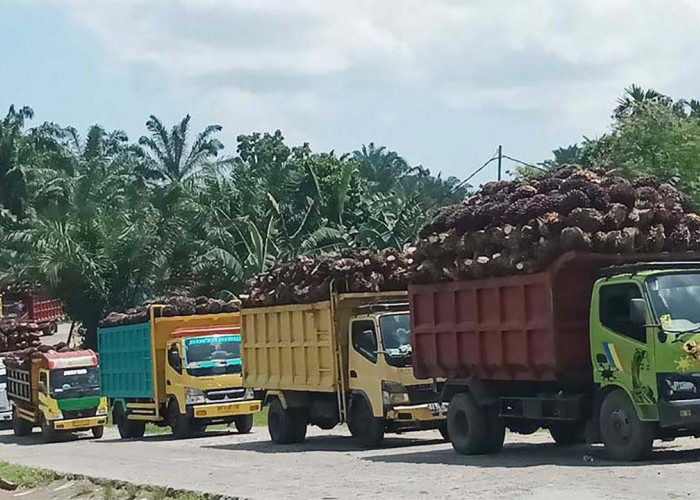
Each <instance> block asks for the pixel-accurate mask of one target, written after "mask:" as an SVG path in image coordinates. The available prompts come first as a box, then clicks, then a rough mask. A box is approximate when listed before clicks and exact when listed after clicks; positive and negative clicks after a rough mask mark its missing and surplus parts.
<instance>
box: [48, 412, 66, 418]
mask: <svg viewBox="0 0 700 500" xmlns="http://www.w3.org/2000/svg"><path fill="white" fill-rule="evenodd" d="M49 420H63V412H62V411H61V410H50V411H49Z"/></svg>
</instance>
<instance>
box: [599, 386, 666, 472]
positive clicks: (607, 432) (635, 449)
mask: <svg viewBox="0 0 700 500" xmlns="http://www.w3.org/2000/svg"><path fill="white" fill-rule="evenodd" d="M600 435H601V436H602V438H603V444H604V445H605V451H606V453H607V454H608V455H609V456H610V458H612V459H613V460H619V461H624V462H633V461H635V460H641V459H643V458H646V457H648V456H649V455H650V454H651V450H652V445H653V443H654V426H653V424H651V423H649V422H642V421H641V420H639V418H638V417H637V411H636V410H635V409H634V405H633V404H632V401H630V399H629V397H627V394H626V393H625V392H624V391H623V390H622V389H615V390H614V391H612V392H609V393H608V394H607V396H605V399H604V400H603V404H602V405H601V407H600Z"/></svg>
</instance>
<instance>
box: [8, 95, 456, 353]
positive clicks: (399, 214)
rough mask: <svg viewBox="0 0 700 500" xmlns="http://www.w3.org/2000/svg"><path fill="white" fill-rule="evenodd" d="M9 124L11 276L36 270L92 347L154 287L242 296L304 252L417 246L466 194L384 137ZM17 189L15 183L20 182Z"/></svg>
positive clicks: (33, 277) (22, 117) (26, 276)
mask: <svg viewBox="0 0 700 500" xmlns="http://www.w3.org/2000/svg"><path fill="white" fill-rule="evenodd" d="M32 116H33V112H32V111H31V109H29V108H22V109H20V110H19V111H18V110H16V109H15V108H10V110H9V112H8V114H7V116H6V117H5V119H4V120H3V121H1V122H0V180H1V181H2V182H0V241H1V242H2V244H0V286H3V285H7V284H10V283H16V282H18V281H36V282H38V283H40V284H42V285H43V286H45V287H46V288H48V289H49V291H50V292H51V293H52V294H54V295H55V296H57V297H59V298H61V299H62V300H63V302H64V304H65V309H66V311H67V313H68V314H69V315H70V316H71V318H73V319H76V320H78V321H80V322H81V323H82V325H83V327H84V329H85V331H86V344H87V345H88V346H94V341H95V331H96V326H97V322H98V321H99V319H100V318H101V317H103V316H104V315H105V314H106V313H107V312H109V311H111V310H123V309H126V308H128V307H131V306H133V305H135V304H137V303H140V302H142V301H143V300H145V299H147V298H151V297H154V296H158V295H161V294H166V293H173V292H182V293H190V294H197V295H199V294H206V295H210V296H221V297H224V298H231V297H233V296H236V295H238V294H240V293H242V292H243V291H244V289H245V283H246V280H247V279H249V278H250V277H251V276H252V275H253V274H255V273H259V272H263V271H265V270H267V269H269V268H270V267H272V266H274V265H275V264H277V263H279V262H280V261H283V260H287V259H290V258H293V257H295V256H296V255H298V254H301V253H304V254H315V255H319V254H325V253H329V252H335V251H338V250H341V249H343V248H348V247H351V246H352V247H356V246H361V247H368V248H382V247H387V246H392V247H396V248H400V247H403V246H404V245H407V244H410V243H412V242H413V241H414V239H415V238H416V235H417V232H418V227H420V225H421V224H422V223H423V222H424V221H425V219H426V217H428V216H429V214H430V211H431V210H433V209H435V208H437V207H438V206H440V205H441V204H445V203H450V202H454V201H457V200H459V199H462V198H463V197H464V195H465V193H466V189H465V188H457V185H458V180H457V179H455V178H449V179H447V180H443V179H442V178H441V177H440V176H437V177H436V176H433V175H431V174H430V172H429V171H428V170H427V169H424V168H422V167H413V168H412V167H410V166H409V165H408V164H407V162H406V161H405V160H404V159H403V158H401V157H400V156H399V155H398V154H397V153H396V152H393V151H389V150H387V149H386V148H384V147H377V146H375V145H374V144H370V145H369V146H363V147H362V149H361V150H360V151H356V152H354V153H351V154H347V155H343V156H337V155H336V154H335V153H334V152H329V153H314V152H312V151H311V148H310V147H309V145H308V144H303V145H301V146H298V147H290V146H288V145H287V144H286V143H285V141H284V137H283V136H282V133H281V132H279V131H277V132H275V133H262V134H261V133H254V134H250V135H241V136H239V137H238V138H237V147H236V153H235V154H234V155H233V156H223V155H222V150H223V144H222V143H221V142H220V141H219V139H217V137H216V136H217V134H218V132H219V131H220V130H221V127H219V126H217V125H212V126H208V127H206V128H205V129H204V130H203V131H201V132H200V133H198V134H197V135H195V136H194V139H192V140H191V138H190V136H191V130H190V117H189V116H186V117H185V118H184V119H183V120H182V121H180V122H179V123H178V124H176V125H175V126H173V127H172V128H170V129H168V128H166V127H165V126H164V125H163V124H162V123H161V122H160V121H159V120H158V119H157V118H156V117H154V116H151V117H150V118H149V119H148V121H147V123H146V127H147V130H148V132H149V134H148V135H146V136H144V137H141V138H140V139H139V141H138V143H136V144H134V143H131V142H130V141H129V140H128V138H127V136H126V134H124V132H122V131H113V132H109V131H106V130H104V129H102V128H101V127H99V126H93V127H91V128H90V129H89V130H88V131H87V133H86V135H85V137H84V138H83V137H81V136H80V134H79V133H78V132H77V131H76V130H75V129H73V128H62V127H59V126H58V125H55V124H50V123H47V124H42V125H40V126H38V127H36V128H29V129H28V128H26V121H27V120H29V119H31V118H32ZM9 186H11V187H9Z"/></svg>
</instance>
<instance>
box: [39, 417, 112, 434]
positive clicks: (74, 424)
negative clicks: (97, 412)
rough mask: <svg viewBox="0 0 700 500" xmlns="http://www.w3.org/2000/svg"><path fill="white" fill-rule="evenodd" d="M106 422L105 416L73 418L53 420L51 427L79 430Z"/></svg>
mask: <svg viewBox="0 0 700 500" xmlns="http://www.w3.org/2000/svg"><path fill="white" fill-rule="evenodd" d="M106 423H107V417H106V416H105V417H89V418H74V419H72V420H54V421H53V422H52V425H53V428H54V429H55V430H57V431H79V430H83V429H91V428H93V427H99V426H101V425H105V424H106Z"/></svg>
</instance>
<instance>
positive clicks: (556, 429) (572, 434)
mask: <svg viewBox="0 0 700 500" xmlns="http://www.w3.org/2000/svg"><path fill="white" fill-rule="evenodd" d="M548 430H549V434H550V435H551V436H552V439H554V442H555V443H557V445H559V446H573V445H576V444H581V443H583V442H584V441H585V439H584V436H583V424H581V423H580V422H553V423H551V424H549V427H548Z"/></svg>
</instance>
